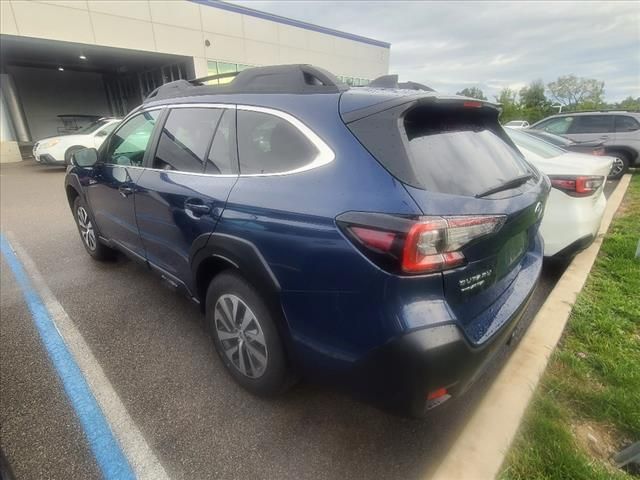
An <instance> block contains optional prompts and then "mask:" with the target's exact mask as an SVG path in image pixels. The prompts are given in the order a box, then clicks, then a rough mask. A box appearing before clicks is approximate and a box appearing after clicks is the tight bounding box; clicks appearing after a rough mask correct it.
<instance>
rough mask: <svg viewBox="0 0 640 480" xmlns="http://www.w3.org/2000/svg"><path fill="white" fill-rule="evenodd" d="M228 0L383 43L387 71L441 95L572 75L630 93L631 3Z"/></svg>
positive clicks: (637, 74)
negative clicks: (386, 45)
mask: <svg viewBox="0 0 640 480" xmlns="http://www.w3.org/2000/svg"><path fill="white" fill-rule="evenodd" d="M236 3H241V4H242V5H245V6H248V7H251V8H255V9H258V10H263V11H267V12H271V13H275V14H278V15H282V16H285V17H289V18H294V19H298V20H303V21H306V22H310V23H315V24H317V25H322V26H325V27H329V28H335V29H338V30H344V31H347V32H350V33H354V34H358V35H363V36H366V37H371V38H375V39H378V40H383V41H387V42H390V43H391V55H390V68H389V70H390V72H391V73H398V74H399V75H400V78H401V79H410V80H414V81H417V82H420V83H425V84H427V85H430V86H432V87H433V88H435V89H437V90H440V91H443V92H447V93H452V92H456V91H459V90H461V89H462V88H464V87H468V86H478V87H480V88H482V89H483V90H484V92H485V95H487V96H488V97H489V98H491V97H492V96H493V95H497V94H498V92H499V90H500V89H501V88H504V87H509V88H513V87H518V88H520V87H521V86H522V85H526V84H528V83H529V82H531V81H533V80H536V79H542V80H543V81H544V82H545V83H549V82H551V81H554V80H555V79H557V78H558V77H559V76H561V75H567V74H575V75H577V76H581V77H587V78H596V79H598V80H604V82H605V96H606V98H607V100H609V101H617V100H621V99H622V98H624V97H627V96H628V95H632V96H634V97H638V96H640V6H639V5H640V4H638V3H637V2H622V1H618V2H544V1H540V2H522V1H517V2H516V1H514V2H466V1H465V2H396V1H389V2H375V1H369V2H366V3H364V2H351V1H342V2H333V1H331V2H326V1H323V2H319V1H311V2H310V1H280V2H278V1H275V2H273V1H252V2H236ZM365 5H366V8H363V7H364V6H365Z"/></svg>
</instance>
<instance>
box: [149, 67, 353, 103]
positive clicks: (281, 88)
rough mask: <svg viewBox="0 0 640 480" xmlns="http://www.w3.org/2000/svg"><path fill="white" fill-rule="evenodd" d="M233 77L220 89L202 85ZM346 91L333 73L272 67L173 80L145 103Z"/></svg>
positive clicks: (309, 68)
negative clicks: (200, 96)
mask: <svg viewBox="0 0 640 480" xmlns="http://www.w3.org/2000/svg"><path fill="white" fill-rule="evenodd" d="M229 77H235V78H234V79H233V80H232V81H231V82H229V83H225V84H223V85H204V82H207V81H210V80H216V79H220V78H229ZM348 89H349V86H348V85H345V84H344V83H342V82H340V80H338V78H337V77H336V76H335V75H333V74H332V73H330V72H328V71H326V70H324V69H322V68H319V67H315V66H313V65H299V64H296V65H275V66H269V67H254V68H248V69H246V70H242V71H241V72H231V73H222V74H219V75H211V76H208V77H202V78H196V79H193V80H176V81H175V82H169V83H165V84H164V85H161V86H160V87H158V88H156V89H155V90H154V91H152V92H151V93H150V94H149V95H148V96H147V98H145V100H144V103H147V102H150V101H154V100H162V99H165V98H173V97H184V96H191V95H215V94H232V93H296V94H305V93H339V92H344V91H346V90H348Z"/></svg>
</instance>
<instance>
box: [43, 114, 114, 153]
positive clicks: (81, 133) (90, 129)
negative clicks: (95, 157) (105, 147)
mask: <svg viewBox="0 0 640 480" xmlns="http://www.w3.org/2000/svg"><path fill="white" fill-rule="evenodd" d="M119 123H120V119H117V118H101V119H100V120H96V121H95V122H92V123H90V124H89V125H87V126H86V127H84V128H81V129H80V130H78V131H77V132H76V133H74V134H73V135H61V136H59V137H50V138H45V139H43V140H40V141H38V142H36V144H35V145H34V146H33V156H34V158H35V159H36V162H39V163H43V164H47V165H68V164H69V161H70V159H71V154H72V153H73V152H75V151H78V150H81V149H83V148H98V147H99V146H100V145H101V144H102V142H104V139H105V138H107V135H109V134H110V133H111V132H112V131H113V129H114V128H116V126H117V125H118V124H119Z"/></svg>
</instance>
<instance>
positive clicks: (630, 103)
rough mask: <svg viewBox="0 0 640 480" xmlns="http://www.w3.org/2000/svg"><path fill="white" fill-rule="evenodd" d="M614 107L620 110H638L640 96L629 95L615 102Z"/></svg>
mask: <svg viewBox="0 0 640 480" xmlns="http://www.w3.org/2000/svg"><path fill="white" fill-rule="evenodd" d="M615 108H618V109H620V110H632V111H636V112H637V111H640V97H638V98H633V97H632V96H631V95H629V96H628V97H627V98H625V99H624V100H622V101H621V102H619V103H617V104H616V106H615Z"/></svg>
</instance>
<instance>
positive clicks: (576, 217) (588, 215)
mask: <svg viewBox="0 0 640 480" xmlns="http://www.w3.org/2000/svg"><path fill="white" fill-rule="evenodd" d="M606 206H607V199H606V197H605V196H604V193H603V192H600V193H599V194H598V195H597V197H596V198H590V197H587V198H574V197H570V196H568V195H566V194H565V193H563V192H560V191H558V190H556V189H555V188H552V189H551V193H550V194H549V200H548V201H547V207H546V210H545V213H544V217H543V218H542V223H541V225H540V233H541V234H542V238H544V256H545V257H553V256H555V255H558V254H561V255H563V256H565V254H566V253H570V254H575V253H577V252H578V251H580V250H581V249H582V248H586V247H587V246H589V244H590V240H589V239H591V240H592V239H593V238H595V236H596V235H597V234H598V230H599V229H600V222H601V221H602V216H603V215H604V209H605V207H606Z"/></svg>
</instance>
